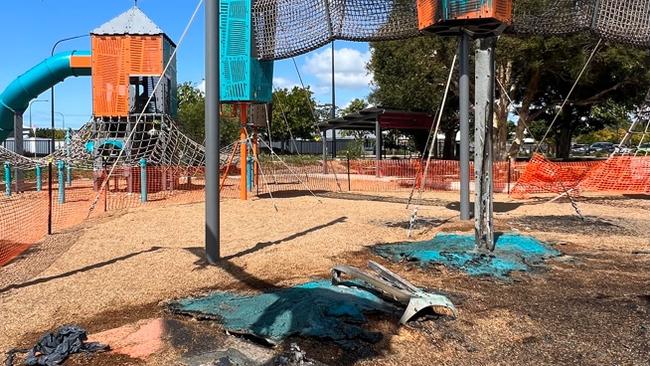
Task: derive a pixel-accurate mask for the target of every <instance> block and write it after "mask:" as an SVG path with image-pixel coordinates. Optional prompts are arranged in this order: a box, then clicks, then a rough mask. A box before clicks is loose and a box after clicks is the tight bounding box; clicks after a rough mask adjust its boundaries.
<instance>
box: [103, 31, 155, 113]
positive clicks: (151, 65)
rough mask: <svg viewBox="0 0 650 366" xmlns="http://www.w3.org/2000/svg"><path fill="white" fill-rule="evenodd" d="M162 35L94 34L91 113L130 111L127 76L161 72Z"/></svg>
mask: <svg viewBox="0 0 650 366" xmlns="http://www.w3.org/2000/svg"><path fill="white" fill-rule="evenodd" d="M162 42H163V40H162V37H161V36H93V39H92V75H93V114H94V115H95V116H97V117H111V116H114V117H126V116H128V114H129V76H130V75H160V74H162V70H163V52H162V47H163V44H162Z"/></svg>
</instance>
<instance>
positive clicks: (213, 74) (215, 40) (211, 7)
mask: <svg viewBox="0 0 650 366" xmlns="http://www.w3.org/2000/svg"><path fill="white" fill-rule="evenodd" d="M205 50H206V52H205V137H206V139H205V141H206V142H205V256H206V260H207V261H208V263H210V264H216V263H217V261H219V259H220V240H219V149H220V147H219V103H220V100H219V99H220V98H219V93H220V91H219V89H220V86H219V0H207V1H206V4H205Z"/></svg>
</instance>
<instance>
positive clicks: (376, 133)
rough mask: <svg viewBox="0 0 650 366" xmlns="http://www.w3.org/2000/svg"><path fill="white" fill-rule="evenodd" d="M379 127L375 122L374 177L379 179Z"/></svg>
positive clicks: (377, 122)
mask: <svg viewBox="0 0 650 366" xmlns="http://www.w3.org/2000/svg"><path fill="white" fill-rule="evenodd" d="M380 160H381V126H380V125H379V121H375V176H376V177H379V175H380V174H379V166H380V164H381V161H380Z"/></svg>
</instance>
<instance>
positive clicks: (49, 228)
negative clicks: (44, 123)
mask: <svg viewBox="0 0 650 366" xmlns="http://www.w3.org/2000/svg"><path fill="white" fill-rule="evenodd" d="M89 36H90V35H88V34H82V35H78V36H74V37H67V38H62V39H60V40H58V41H56V42H55V43H54V45H53V46H52V51H51V52H50V56H54V52H55V51H56V48H57V47H58V46H59V45H60V44H61V43H63V42H67V41H72V40H75V39H80V38H85V37H89ZM50 94H51V98H50V103H51V104H50V106H51V110H50V112H51V113H50V127H51V128H52V131H51V132H52V134H51V135H50V154H54V141H55V138H56V136H55V130H54V86H52V88H51V89H50ZM47 172H48V178H47V187H48V195H49V211H48V215H47V233H48V234H49V235H52V174H53V166H52V159H50V162H49V163H48V164H47Z"/></svg>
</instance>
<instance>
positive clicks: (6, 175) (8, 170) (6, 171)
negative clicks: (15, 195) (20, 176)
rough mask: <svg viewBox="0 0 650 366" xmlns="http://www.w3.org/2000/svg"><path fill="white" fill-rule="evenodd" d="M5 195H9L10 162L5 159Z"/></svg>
mask: <svg viewBox="0 0 650 366" xmlns="http://www.w3.org/2000/svg"><path fill="white" fill-rule="evenodd" d="M4 167H5V196H7V197H9V196H11V164H9V162H8V161H5V164H4Z"/></svg>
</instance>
